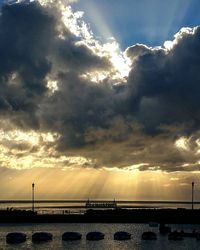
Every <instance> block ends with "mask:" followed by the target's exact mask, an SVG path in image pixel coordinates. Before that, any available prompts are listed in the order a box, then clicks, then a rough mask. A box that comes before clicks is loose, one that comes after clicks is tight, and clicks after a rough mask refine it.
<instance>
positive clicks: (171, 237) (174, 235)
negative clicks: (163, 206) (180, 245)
mask: <svg viewBox="0 0 200 250" xmlns="http://www.w3.org/2000/svg"><path fill="white" fill-rule="evenodd" d="M168 240H183V234H182V233H181V232H178V231H173V232H171V233H170V234H169V235H168Z"/></svg>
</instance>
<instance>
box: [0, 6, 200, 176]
mask: <svg viewBox="0 0 200 250" xmlns="http://www.w3.org/2000/svg"><path fill="white" fill-rule="evenodd" d="M81 18H82V14H81V13H74V12H73V11H72V9H71V8H70V6H68V5H63V3H62V1H59V2H58V7H56V6H55V5H54V4H53V3H51V1H41V4H40V3H39V2H31V3H28V4H27V3H26V2H22V3H17V4H11V5H4V6H3V7H2V10H1V15H0V120H1V131H0V132H1V135H2V136H1V152H2V153H1V154H0V161H1V165H2V166H4V167H16V165H15V163H14V162H15V161H16V160H17V161H18V163H17V168H25V167H26V166H27V167H37V166H40V167H43V166H47V167H48V165H49V166H51V167H52V166H54V165H56V166H57V167H59V166H60V167H68V166H72V165H73V166H75V165H79V166H83V167H95V168H100V167H106V168H108V167H118V168H123V169H127V170H130V169H132V170H135V169H139V170H141V171H144V170H155V171H157V170H164V171H168V172H170V171H199V169H200V165H199V160H200V159H199V152H200V143H199V126H200V121H199V117H200V111H199V107H200V94H199V93H200V84H199V83H200V70H199V69H200V28H199V27H196V28H191V29H190V28H183V29H182V30H181V31H180V32H179V33H177V34H176V35H175V39H174V41H167V42H166V43H165V44H164V47H156V48H150V47H147V46H145V45H142V44H137V45H133V46H132V47H129V48H127V50H126V51H125V53H122V52H121V51H119V47H118V46H117V44H116V42H115V41H112V42H111V43H110V44H106V45H105V44H101V43H100V42H99V41H98V40H96V39H95V37H94V35H93V34H92V32H91V31H90V30H89V27H88V26H87V25H86V24H85V23H84V21H82V19H81ZM113 46H114V49H109V48H112V47H113ZM120 67H122V69H121V72H120V69H119V68H120ZM129 67H130V68H129ZM127 69H129V71H130V72H129V75H128V76H125V74H126V72H127ZM124 76H125V77H124ZM9 156H10V160H9ZM33 163H34V164H33ZM14 165H15V166H14ZM58 165H59V166H58Z"/></svg>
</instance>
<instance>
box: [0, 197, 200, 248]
mask: <svg viewBox="0 0 200 250" xmlns="http://www.w3.org/2000/svg"><path fill="white" fill-rule="evenodd" d="M120 206H121V207H126V208H132V207H135V208H138V209H140V208H155V207H156V208H191V204H190V202H177V203H175V202H126V201H125V202H124V203H123V202H119V207H120ZM5 208H9V209H10V208H12V209H31V208H32V204H31V201H24V202H23V201H20V202H19V201H7V202H6V201H2V202H1V201H0V209H5ZM194 208H195V209H199V208H200V204H199V203H196V204H194ZM35 209H36V211H38V213H41V214H43V213H58V214H59V213H84V212H85V203H84V201H56V202H55V201H37V202H36V203H35ZM150 225H151V224H141V223H123V224H122V223H109V224H108V223H106V224H104V223H60V224H59V223H45V224H42V223H38V224H35V223H28V224H1V222H0V250H20V249H24V250H25V249H26V250H29V249H35V250H40V249H41V250H51V249H54V250H59V249H66V250H67V249H69V250H70V249H77V250H79V249H87V250H100V249H101V250H104V249H105V250H129V249H130V250H131V249H136V250H139V249H143V250H148V249H149V250H154V249H155V250H159V249H161V250H165V249H166V250H179V249H180V250H181V249H185V250H190V249H194V250H198V249H199V250H200V241H198V240H196V239H195V238H184V240H182V241H170V240H168V238H167V236H163V235H160V234H159V229H158V227H151V226H150ZM169 226H171V227H172V230H184V231H185V232H191V231H193V230H197V231H200V225H192V224H190V225H188V224H187V225H186V224H181V225H179V224H178V225H174V224H173V225H169ZM41 231H45V232H50V233H52V235H53V240H52V241H51V242H48V243H42V244H41V243H40V244H36V243H32V240H31V236H32V234H33V233H35V232H41ZM67 231H75V232H79V233H81V234H82V239H81V240H79V241H76V242H63V241H62V234H63V233H64V232H67ZM91 231H100V232H102V233H104V234H105V238H104V240H100V241H95V242H93V241H87V240H86V234H87V233H88V232H91ZM117 231H126V232H129V233H130V234H131V240H128V241H116V240H114V239H113V235H114V233H115V232H117ZM145 231H152V232H155V233H156V234H157V240H154V241H144V240H142V239H141V235H142V233H143V232H145ZM9 232H23V233H25V234H26V235H27V241H26V242H24V243H22V244H16V245H10V244H7V243H6V235H7V233H9Z"/></svg>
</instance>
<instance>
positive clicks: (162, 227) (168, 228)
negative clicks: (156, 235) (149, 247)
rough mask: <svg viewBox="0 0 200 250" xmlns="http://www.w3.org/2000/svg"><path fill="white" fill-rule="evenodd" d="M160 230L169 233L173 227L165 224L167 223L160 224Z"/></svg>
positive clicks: (162, 232)
mask: <svg viewBox="0 0 200 250" xmlns="http://www.w3.org/2000/svg"><path fill="white" fill-rule="evenodd" d="M159 232H160V233H161V234H169V233H171V227H168V226H165V224H160V226H159Z"/></svg>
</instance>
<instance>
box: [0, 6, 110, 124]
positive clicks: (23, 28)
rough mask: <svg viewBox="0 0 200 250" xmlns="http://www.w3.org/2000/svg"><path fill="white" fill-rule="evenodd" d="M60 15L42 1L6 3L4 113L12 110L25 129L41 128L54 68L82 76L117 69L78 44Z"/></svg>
mask: <svg viewBox="0 0 200 250" xmlns="http://www.w3.org/2000/svg"><path fill="white" fill-rule="evenodd" d="M56 14H57V12H56V11H55V15H53V10H52V9H51V8H44V7H42V6H41V5H40V4H39V3H37V2H33V3H29V4H27V3H21V4H12V5H4V6H3V7H2V10H1V16H0V91H1V94H0V111H1V112H2V114H4V115H5V111H6V112H12V114H11V115H12V117H11V118H12V120H13V121H14V122H15V123H17V124H18V125H19V126H21V127H26V125H27V126H28V127H33V128H37V127H38V128H39V126H40V124H39V123H40V121H39V120H38V117H37V115H36V113H37V111H38V108H39V104H40V103H41V102H42V101H43V98H44V96H45V95H46V94H47V92H48V89H47V81H46V77H47V76H48V75H49V74H50V73H51V71H52V68H53V69H56V70H57V71H58V70H59V71H61V72H62V71H64V72H65V71H66V72H69V71H75V72H76V74H77V75H78V74H80V73H81V72H83V71H84V70H86V71H90V70H91V69H95V70H99V69H105V68H106V67H108V68H109V67H110V66H111V65H110V63H109V61H108V60H107V59H106V58H103V57H98V56H96V55H95V54H94V53H93V52H92V51H91V50H90V49H89V48H88V47H87V46H86V45H84V44H80V43H79V44H77V42H78V39H77V38H75V36H74V35H73V34H72V33H70V31H69V30H67V29H66V28H65V27H64V25H61V23H60V21H59V20H58V19H57V15H56ZM59 18H60V17H59ZM60 33H62V39H61V38H59V34H60ZM57 73H58V72H57Z"/></svg>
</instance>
